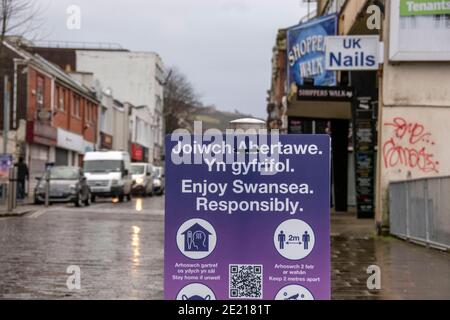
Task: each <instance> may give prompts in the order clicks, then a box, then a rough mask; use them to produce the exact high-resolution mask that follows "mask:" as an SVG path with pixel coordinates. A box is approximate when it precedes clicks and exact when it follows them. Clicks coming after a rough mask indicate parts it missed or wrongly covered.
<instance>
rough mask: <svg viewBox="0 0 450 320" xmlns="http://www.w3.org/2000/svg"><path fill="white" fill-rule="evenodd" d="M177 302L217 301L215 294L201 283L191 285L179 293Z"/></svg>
mask: <svg viewBox="0 0 450 320" xmlns="http://www.w3.org/2000/svg"><path fill="white" fill-rule="evenodd" d="M177 300H186V301H195V300H197V301H205V300H216V296H215V295H214V292H213V291H212V290H211V289H210V288H208V287H207V286H205V285H204V284H201V283H191V284H189V285H187V286H186V287H184V288H183V289H181V290H180V292H178V295H177Z"/></svg>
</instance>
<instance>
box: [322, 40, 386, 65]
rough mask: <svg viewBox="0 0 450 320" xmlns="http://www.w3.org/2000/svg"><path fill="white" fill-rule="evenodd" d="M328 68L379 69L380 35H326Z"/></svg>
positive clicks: (326, 61) (326, 63)
mask: <svg viewBox="0 0 450 320" xmlns="http://www.w3.org/2000/svg"><path fill="white" fill-rule="evenodd" d="M325 43H326V51H325V68H326V70H340V71H345V70H353V71H355V70H377V69H378V67H379V64H380V56H381V55H380V38H379V36H333V37H326V40H325Z"/></svg>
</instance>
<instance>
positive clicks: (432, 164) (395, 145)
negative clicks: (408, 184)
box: [383, 117, 439, 173]
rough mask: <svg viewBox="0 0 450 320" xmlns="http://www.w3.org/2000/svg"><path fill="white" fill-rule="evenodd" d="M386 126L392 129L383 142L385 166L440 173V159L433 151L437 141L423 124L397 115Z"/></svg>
mask: <svg viewBox="0 0 450 320" xmlns="http://www.w3.org/2000/svg"><path fill="white" fill-rule="evenodd" d="M384 126H385V127H390V128H391V129H392V131H391V132H390V133H389V135H388V136H387V140H386V142H385V143H384V144H383V160H384V166H385V168H399V169H400V170H401V169H402V168H405V169H408V170H419V171H420V172H423V173H439V161H437V160H436V158H435V155H434V153H433V149H434V146H435V145H436V142H435V141H434V139H433V136H432V134H431V132H430V131H428V130H427V128H426V127H425V126H424V125H423V124H421V123H420V122H417V121H408V120H406V119H404V118H402V117H396V118H393V119H392V121H390V122H386V123H385V124H384Z"/></svg>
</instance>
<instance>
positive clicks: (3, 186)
mask: <svg viewBox="0 0 450 320" xmlns="http://www.w3.org/2000/svg"><path fill="white" fill-rule="evenodd" d="M1 188H2V196H1V199H0V201H1V204H2V205H6V202H7V200H8V198H7V196H6V190H8V184H7V183H6V182H2V184H1Z"/></svg>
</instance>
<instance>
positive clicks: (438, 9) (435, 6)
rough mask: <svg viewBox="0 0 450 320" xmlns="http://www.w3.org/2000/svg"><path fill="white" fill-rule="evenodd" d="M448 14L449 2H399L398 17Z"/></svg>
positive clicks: (425, 0)
mask: <svg viewBox="0 0 450 320" xmlns="http://www.w3.org/2000/svg"><path fill="white" fill-rule="evenodd" d="M435 14H450V0H400V16H402V17H408V16H420V15H435Z"/></svg>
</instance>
